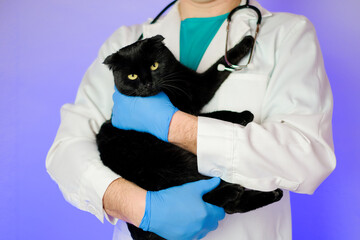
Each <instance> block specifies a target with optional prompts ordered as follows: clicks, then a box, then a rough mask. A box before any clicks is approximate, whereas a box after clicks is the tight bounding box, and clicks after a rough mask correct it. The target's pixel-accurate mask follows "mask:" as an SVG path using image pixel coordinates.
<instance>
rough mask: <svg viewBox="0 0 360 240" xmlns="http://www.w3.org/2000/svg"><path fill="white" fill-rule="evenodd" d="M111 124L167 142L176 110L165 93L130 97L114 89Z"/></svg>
mask: <svg viewBox="0 0 360 240" xmlns="http://www.w3.org/2000/svg"><path fill="white" fill-rule="evenodd" d="M113 101H114V106H113V112H112V117H111V123H112V125H113V126H114V127H117V128H120V129H124V130H135V131H138V132H147V133H150V134H152V135H154V136H156V137H157V138H159V139H161V140H163V141H166V142H167V141H168V133H169V125H170V121H171V118H172V116H173V115H174V113H175V112H176V111H178V110H179V109H177V108H176V107H174V105H173V104H172V103H171V102H170V99H169V98H168V96H166V94H165V93H163V92H160V93H159V94H157V95H154V96H150V97H130V96H126V95H124V94H122V93H120V92H119V91H118V90H117V89H116V88H115V92H114V94H113Z"/></svg>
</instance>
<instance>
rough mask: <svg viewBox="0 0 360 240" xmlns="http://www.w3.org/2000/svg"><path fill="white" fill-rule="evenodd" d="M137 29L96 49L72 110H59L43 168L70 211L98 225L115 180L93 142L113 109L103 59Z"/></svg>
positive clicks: (128, 40)
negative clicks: (86, 215)
mask: <svg viewBox="0 0 360 240" xmlns="http://www.w3.org/2000/svg"><path fill="white" fill-rule="evenodd" d="M139 32H140V29H139V26H136V27H133V28H127V27H122V28H120V29H118V30H117V31H116V32H115V33H114V34H113V35H112V36H111V37H110V38H109V39H108V40H107V41H106V42H105V43H104V45H103V46H102V47H101V49H100V51H99V56H98V57H97V59H96V60H95V61H94V62H93V64H92V65H91V66H90V67H89V69H88V70H87V72H86V74H85V76H84V78H83V80H82V82H81V84H80V87H79V89H78V93H77V96H76V100H75V102H74V104H65V105H64V106H63V107H62V108H61V124H60V127H59V129H58V132H57V135H56V138H55V140H54V143H53V145H52V147H51V148H50V150H49V152H48V155H47V158H46V168H47V171H48V173H49V174H50V176H51V178H52V179H53V180H54V181H55V182H56V183H57V184H58V185H59V188H60V190H61V192H62V193H63V196H64V198H65V199H66V200H67V201H68V202H70V203H71V204H72V205H74V206H75V207H77V208H79V209H81V210H84V211H88V212H90V213H92V214H94V215H95V216H96V217H97V218H98V219H99V220H100V221H102V222H103V219H104V216H105V217H106V218H107V219H108V220H109V221H110V222H111V223H113V224H114V223H115V222H116V219H113V218H111V217H110V216H107V215H106V213H105V211H104V210H103V204H102V198H103V195H104V193H105V191H106V189H107V187H108V186H109V184H110V183H111V182H112V181H114V180H115V179H117V178H119V177H120V176H119V175H117V174H115V173H114V172H112V171H111V170H110V169H109V168H107V167H106V166H104V165H103V163H102V161H101V160H100V156H99V152H98V149H97V145H96V139H95V136H96V134H97V133H98V131H99V129H100V126H101V125H102V123H103V122H104V121H105V120H107V119H109V118H110V116H111V110H112V106H113V102H112V93H113V89H114V82H113V76H112V73H111V72H110V71H109V69H108V68H107V67H106V66H105V65H104V64H102V62H103V60H104V58H105V57H106V56H108V55H109V54H111V53H113V52H115V51H117V50H118V49H119V48H121V47H122V46H124V45H127V44H129V43H131V42H133V41H134V40H136V36H139V34H140V33H139Z"/></svg>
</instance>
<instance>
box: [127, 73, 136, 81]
mask: <svg viewBox="0 0 360 240" xmlns="http://www.w3.org/2000/svg"><path fill="white" fill-rule="evenodd" d="M128 78H129V79H130V80H136V79H137V78H138V75H136V74H129V75H128Z"/></svg>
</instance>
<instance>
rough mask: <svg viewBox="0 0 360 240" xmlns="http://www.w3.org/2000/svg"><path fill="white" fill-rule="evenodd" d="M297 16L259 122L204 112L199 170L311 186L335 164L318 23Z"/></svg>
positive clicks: (253, 184) (261, 186) (245, 181)
mask: <svg viewBox="0 0 360 240" xmlns="http://www.w3.org/2000/svg"><path fill="white" fill-rule="evenodd" d="M299 18H300V20H298V21H297V23H296V24H294V26H292V27H291V28H289V30H288V33H287V34H286V37H284V38H283V39H282V40H281V41H280V43H279V44H278V45H277V47H276V54H275V67H274V69H273V71H272V74H271V76H270V80H269V82H268V86H267V90H266V94H265V97H264V101H263V105H262V117H261V121H260V123H254V122H253V123H250V124H248V125H247V126H246V127H242V126H240V125H237V124H232V123H228V122H224V121H219V120H215V119H210V118H205V117H199V118H198V149H197V154H198V167H199V172H200V173H202V174H204V175H208V176H220V177H221V178H222V179H224V180H226V181H229V182H233V183H238V184H241V185H243V186H245V187H247V188H250V189H256V190H261V191H270V190H274V189H276V188H282V189H286V190H290V191H294V192H298V193H307V194H312V193H313V192H314V191H315V189H316V188H317V187H318V186H319V185H320V183H321V182H322V181H323V180H324V179H325V178H326V177H327V176H328V175H329V174H330V173H331V172H332V171H333V169H334V168H335V155H334V149H333V142H332V126H331V118H332V108H333V103H332V93H331V89H330V85H329V82H328V79H327V76H326V73H325V70H324V63H323V58H322V54H321V50H320V47H319V44H318V40H317V37H316V33H315V30H314V28H313V25H312V24H311V23H310V22H309V21H308V20H307V19H306V18H304V17H299Z"/></svg>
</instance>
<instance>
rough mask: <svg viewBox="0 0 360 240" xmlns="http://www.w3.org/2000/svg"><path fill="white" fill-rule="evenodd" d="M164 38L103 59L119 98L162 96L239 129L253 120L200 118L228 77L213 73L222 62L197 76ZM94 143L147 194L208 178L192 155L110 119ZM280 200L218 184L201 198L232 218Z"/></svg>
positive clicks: (239, 51) (228, 115) (144, 235)
mask: <svg viewBox="0 0 360 240" xmlns="http://www.w3.org/2000/svg"><path fill="white" fill-rule="evenodd" d="M163 39H164V38H163V37H162V36H160V35H157V36H155V37H152V38H148V39H144V40H142V41H138V42H136V43H134V44H132V45H129V46H127V47H124V48H122V49H120V50H119V51H118V52H116V53H114V54H112V55H110V56H108V57H107V58H106V59H105V61H104V64H106V65H107V66H108V67H109V68H110V69H111V70H112V71H113V74H114V80H115V86H116V88H117V89H118V90H119V91H120V92H121V93H123V94H126V95H129V96H151V95H155V94H157V93H159V92H160V91H164V92H165V93H166V94H167V95H168V96H169V98H170V100H171V102H172V103H173V104H174V105H175V106H176V107H178V108H179V109H180V110H181V111H184V112H187V113H190V114H193V115H203V116H206V117H213V118H217V119H221V120H225V121H230V122H233V123H238V124H242V125H246V124H247V123H249V122H251V121H252V120H253V115H252V114H251V113H250V112H249V111H244V112H241V113H236V112H230V111H218V112H213V113H207V114H199V113H200V110H201V109H202V107H203V106H204V105H205V104H206V103H208V102H209V101H210V100H211V98H212V97H213V96H214V94H215V92H216V91H217V89H218V88H219V87H220V85H221V84H222V83H223V82H224V81H225V79H226V78H227V77H228V75H229V74H230V72H228V71H224V72H219V71H217V65H218V64H219V63H221V64H225V61H224V57H222V58H220V59H219V60H218V61H217V62H216V63H215V64H214V65H213V66H211V67H210V68H209V69H208V70H207V71H206V72H204V73H202V74H199V73H196V72H195V71H193V70H191V69H189V68H187V67H185V66H183V65H182V64H181V63H179V62H178V61H177V60H176V59H175V57H174V56H173V54H172V53H171V52H170V51H169V50H168V49H167V48H166V47H165V45H164V44H163V43H162V40H163ZM253 41H254V39H253V38H252V37H245V38H244V39H243V40H242V41H241V42H240V43H238V44H237V45H236V46H235V47H234V48H232V49H231V50H229V53H228V56H229V59H230V60H231V62H239V61H240V60H241V59H242V58H243V57H244V56H245V55H247V54H248V52H249V50H250V48H251V46H252V44H253ZM155 62H158V68H157V69H156V70H154V71H152V70H150V66H151V65H153V64H154V63H155ZM129 74H137V76H138V78H137V79H136V80H129V78H128V75H129ZM154 114H156V113H154ZM97 144H98V148H99V151H100V156H101V159H102V161H103V162H104V164H105V165H106V166H108V167H109V168H110V169H112V170H113V171H114V172H116V173H118V174H119V175H121V176H122V177H124V178H125V179H127V180H129V181H131V182H134V183H136V184H137V185H138V186H140V187H142V188H144V189H146V190H149V191H157V190H161V189H165V188H168V187H172V186H177V185H181V184H184V183H187V182H192V181H197V180H200V179H208V177H206V176H203V175H201V174H199V173H198V168H197V159H196V156H195V155H194V154H192V153H190V152H188V151H186V150H184V149H181V148H179V147H177V146H175V145H173V144H170V143H167V142H163V141H161V140H159V139H158V138H156V137H154V136H153V135H150V134H147V133H142V132H136V131H128V130H120V129H117V128H115V127H113V126H112V124H111V121H110V120H109V121H107V122H105V123H104V124H103V125H102V127H101V129H100V132H99V133H98V135H97ZM281 197H282V191H281V190H280V189H277V190H275V191H271V192H260V191H254V190H248V189H245V188H244V187H242V186H240V185H237V184H230V183H227V182H224V181H221V183H220V185H219V186H218V187H217V188H216V189H214V190H213V191H211V192H209V193H207V194H205V195H204V197H203V198H204V200H205V201H207V202H209V203H212V204H215V205H217V206H220V207H223V208H224V209H225V211H226V212H227V213H229V214H231V213H241V212H247V211H250V210H254V209H256V208H259V207H263V206H265V205H268V204H270V203H273V202H276V201H278V200H280V199H281ZM128 225H129V229H130V232H131V234H132V237H133V238H134V239H161V238H160V237H159V236H157V235H156V234H153V233H149V232H144V231H142V230H141V229H138V228H136V227H134V226H132V225H130V224H128Z"/></svg>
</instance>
